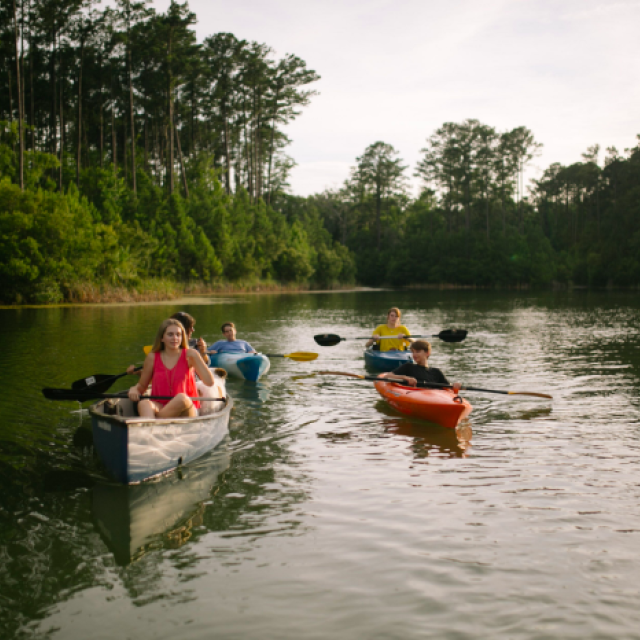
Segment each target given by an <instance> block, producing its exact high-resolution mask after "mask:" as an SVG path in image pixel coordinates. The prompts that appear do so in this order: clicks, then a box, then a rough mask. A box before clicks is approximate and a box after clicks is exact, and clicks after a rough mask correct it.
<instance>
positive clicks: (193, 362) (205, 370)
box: [187, 349, 214, 387]
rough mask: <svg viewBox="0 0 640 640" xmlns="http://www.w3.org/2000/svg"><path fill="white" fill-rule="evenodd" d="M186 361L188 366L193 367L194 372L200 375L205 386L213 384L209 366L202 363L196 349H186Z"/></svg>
mask: <svg viewBox="0 0 640 640" xmlns="http://www.w3.org/2000/svg"><path fill="white" fill-rule="evenodd" d="M187 362H188V363H189V366H190V367H193V368H194V369H195V370H196V373H197V374H198V376H200V380H202V382H204V383H205V384H206V385H207V387H212V386H213V383H214V380H213V374H212V373H211V369H209V367H207V365H206V364H205V363H204V360H203V359H202V356H201V355H200V353H199V352H198V351H196V350H195V349H187Z"/></svg>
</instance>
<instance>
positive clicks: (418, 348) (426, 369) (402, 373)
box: [378, 340, 451, 387]
mask: <svg viewBox="0 0 640 640" xmlns="http://www.w3.org/2000/svg"><path fill="white" fill-rule="evenodd" d="M411 355H412V356H413V359H414V360H415V362H405V363H404V364H402V365H400V366H399V367H398V368H397V369H395V370H394V371H391V372H389V373H381V374H380V375H379V376H378V378H396V379H398V378H400V379H403V380H404V381H405V382H406V383H407V386H409V387H416V386H418V382H437V383H438V384H451V383H450V382H449V381H448V380H447V379H446V378H445V377H444V374H443V373H442V371H440V369H436V368H435V367H430V366H429V364H428V362H427V361H428V359H429V356H430V355H431V344H430V343H429V342H427V341H426V340H416V341H415V342H412V343H411Z"/></svg>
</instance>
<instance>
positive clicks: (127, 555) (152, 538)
mask: <svg viewBox="0 0 640 640" xmlns="http://www.w3.org/2000/svg"><path fill="white" fill-rule="evenodd" d="M230 460H231V457H230V453H229V451H228V446H227V443H226V442H223V443H222V444H221V445H220V446H219V447H218V448H217V449H216V450H215V451H214V452H212V453H211V454H208V455H205V456H204V457H203V458H201V459H199V460H197V461H195V462H193V463H191V464H189V465H187V466H185V467H182V468H181V469H178V470H177V471H176V472H175V473H173V474H170V475H168V476H163V477H159V478H157V479H156V480H150V481H148V482H143V483H141V484H137V485H119V484H107V483H100V484H97V485H96V486H94V487H93V490H92V491H93V496H92V498H93V499H92V512H93V519H94V522H95V525H96V528H97V529H98V532H99V533H100V536H101V537H102V539H103V540H104V542H105V543H106V545H107V546H108V547H109V549H110V551H111V552H112V553H113V554H114V556H115V559H116V562H117V563H118V564H120V565H126V564H129V563H131V562H134V561H136V560H138V559H140V558H141V557H142V556H144V555H145V554H146V553H147V552H148V551H150V550H152V549H158V548H176V547H179V546H182V545H183V544H184V543H185V542H187V541H188V540H189V539H190V538H191V535H192V528H193V527H194V526H198V524H199V522H201V520H202V516H203V514H204V510H205V508H206V505H205V504H204V503H205V502H206V501H207V500H208V499H209V498H210V496H211V493H212V491H213V490H214V488H215V485H216V483H217V482H218V478H219V476H220V474H222V473H223V472H224V471H225V470H226V469H227V468H228V467H229V464H230Z"/></svg>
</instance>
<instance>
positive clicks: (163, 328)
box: [151, 318, 189, 353]
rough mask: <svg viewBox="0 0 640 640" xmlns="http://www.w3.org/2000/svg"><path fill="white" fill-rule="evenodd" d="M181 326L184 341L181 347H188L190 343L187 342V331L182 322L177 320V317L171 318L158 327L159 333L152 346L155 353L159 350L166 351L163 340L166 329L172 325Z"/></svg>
mask: <svg viewBox="0 0 640 640" xmlns="http://www.w3.org/2000/svg"><path fill="white" fill-rule="evenodd" d="M171 326H175V327H180V331H181V332H182V342H181V344H180V348H181V349H188V348H189V345H188V343H187V332H186V331H185V330H184V327H183V326H182V322H180V320H176V319H175V318H169V319H168V320H165V321H164V322H163V323H162V324H161V325H160V328H159V329H158V333H156V339H155V340H154V341H153V347H151V351H152V352H153V353H158V351H164V342H162V338H164V334H165V332H166V330H167V329H168V328H169V327H171Z"/></svg>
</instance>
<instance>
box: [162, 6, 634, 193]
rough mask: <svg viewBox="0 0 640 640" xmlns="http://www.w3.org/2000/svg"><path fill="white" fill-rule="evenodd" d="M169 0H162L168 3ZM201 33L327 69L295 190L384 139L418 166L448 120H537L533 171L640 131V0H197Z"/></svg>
mask: <svg viewBox="0 0 640 640" xmlns="http://www.w3.org/2000/svg"><path fill="white" fill-rule="evenodd" d="M168 5H169V0H155V2H153V6H154V7H155V9H156V10H157V11H159V12H163V11H165V10H166V7H167V6H168ZM189 7H190V8H191V10H192V11H193V12H194V13H195V14H196V15H197V17H198V24H197V25H196V32H197V35H198V40H199V41H202V40H203V39H204V38H205V37H206V36H208V35H211V34H213V33H218V32H221V31H226V32H231V33H233V34H234V35H235V36H236V37H237V38H239V39H245V40H254V41H257V42H261V43H264V44H267V45H269V46H270V47H272V48H273V49H274V50H275V52H276V56H277V57H280V56H283V55H284V54H286V53H292V54H294V55H297V56H298V57H300V58H302V59H303V60H304V61H305V62H306V63H307V66H308V68H310V69H313V70H314V71H316V72H317V73H318V74H320V76H321V80H320V81H319V82H317V83H315V85H314V88H315V89H316V90H317V91H318V92H319V95H317V96H315V97H314V98H313V99H312V102H311V104H310V105H309V106H308V107H305V108H304V110H303V112H302V114H301V115H300V116H299V117H298V118H297V120H295V121H294V122H293V123H292V124H290V125H289V126H288V128H287V133H288V135H289V136H290V138H291V140H292V144H291V145H290V146H289V147H288V150H287V153H288V154H289V155H290V156H292V157H293V159H294V160H295V161H296V162H297V164H298V166H297V167H296V168H295V169H293V171H292V174H291V180H290V182H291V187H292V192H293V193H295V194H297V195H309V194H312V193H317V192H320V191H323V190H324V189H326V188H337V187H340V186H341V185H342V183H343V181H344V180H345V179H346V178H347V177H348V176H349V168H350V167H351V166H353V165H354V164H355V159H356V157H357V156H359V155H361V154H362V153H363V151H364V150H365V149H366V147H367V146H368V145H370V144H372V143H374V142H376V141H378V140H382V141H384V142H386V143H389V144H391V145H393V146H394V147H395V148H396V149H397V150H398V151H399V156H400V157H401V158H402V159H403V160H404V163H405V164H407V165H409V172H410V173H413V170H414V168H415V165H416V162H417V161H418V160H419V159H420V157H421V153H420V149H421V148H423V147H424V146H425V141H426V139H427V138H428V137H429V136H430V135H431V134H432V133H433V132H434V131H435V130H436V129H437V128H438V127H440V126H441V125H442V124H443V123H444V122H461V121H463V120H465V119H467V118H476V119H478V120H480V121H481V122H482V123H485V124H488V125H491V126H493V127H495V128H496V129H498V130H499V131H504V130H507V129H511V128H513V127H516V126H520V125H523V126H526V127H528V128H529V129H531V131H532V132H533V134H534V136H535V138H536V140H537V141H538V142H541V143H542V144H543V145H544V146H543V148H542V153H541V155H540V156H539V157H538V158H536V159H535V160H534V162H533V167H532V169H531V170H529V172H528V175H529V177H535V176H536V175H539V173H540V171H542V170H543V169H545V168H546V167H547V166H549V165H550V164H551V163H552V162H561V163H563V164H570V163H572V162H577V161H579V160H581V153H583V152H584V151H585V150H586V149H587V147H589V146H591V145H593V144H595V143H599V144H600V145H601V147H602V150H603V151H602V152H601V157H600V160H601V162H602V160H603V158H604V149H605V148H606V147H609V146H615V147H617V148H618V150H619V151H621V152H622V151H623V150H624V149H625V148H629V147H633V146H635V145H636V142H637V140H636V134H638V133H640V34H639V31H640V29H639V27H640V0H620V1H616V0H342V1H341V0H234V1H233V2H229V1H228V0H225V1H223V0H191V1H190V2H189Z"/></svg>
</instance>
